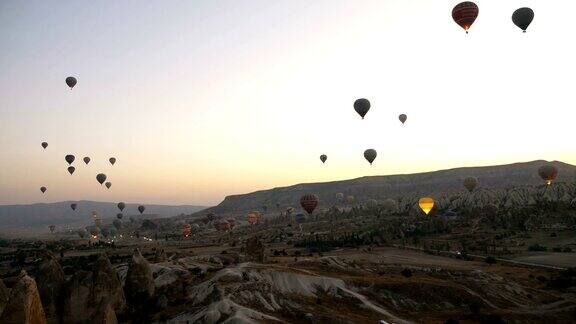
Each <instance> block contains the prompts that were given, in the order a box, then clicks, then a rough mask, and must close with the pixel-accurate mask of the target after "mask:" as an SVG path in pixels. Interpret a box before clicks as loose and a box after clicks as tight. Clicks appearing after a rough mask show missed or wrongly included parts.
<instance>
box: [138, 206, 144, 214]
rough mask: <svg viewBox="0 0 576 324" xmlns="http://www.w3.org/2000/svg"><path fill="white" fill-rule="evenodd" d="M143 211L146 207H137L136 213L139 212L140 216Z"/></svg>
mask: <svg viewBox="0 0 576 324" xmlns="http://www.w3.org/2000/svg"><path fill="white" fill-rule="evenodd" d="M144 210H146V207H144V206H142V205H140V206H138V211H139V212H140V214H142V213H143V212H144Z"/></svg>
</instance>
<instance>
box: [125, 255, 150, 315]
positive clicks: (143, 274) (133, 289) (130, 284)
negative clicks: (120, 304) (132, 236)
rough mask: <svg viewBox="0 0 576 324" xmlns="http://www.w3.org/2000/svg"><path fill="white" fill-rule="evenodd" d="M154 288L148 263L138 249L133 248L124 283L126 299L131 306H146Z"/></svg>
mask: <svg viewBox="0 0 576 324" xmlns="http://www.w3.org/2000/svg"><path fill="white" fill-rule="evenodd" d="M154 290H155V286H154V278H153V276H152V270H151V269H150V264H149V263H148V261H146V259H145V258H144V257H143V256H142V254H141V253H140V250H138V249H135V250H134V255H133V256H132V260H131V262H130V264H129V265H128V272H127V273H126V281H125V283H124V293H125V295H126V299H127V301H128V303H129V304H130V305H131V306H132V307H136V308H139V307H146V305H148V304H149V303H150V301H151V299H152V297H153V296H154Z"/></svg>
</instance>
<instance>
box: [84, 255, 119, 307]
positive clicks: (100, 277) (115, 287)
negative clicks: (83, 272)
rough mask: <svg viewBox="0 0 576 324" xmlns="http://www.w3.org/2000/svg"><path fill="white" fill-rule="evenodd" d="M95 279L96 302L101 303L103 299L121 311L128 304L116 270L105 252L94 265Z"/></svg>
mask: <svg viewBox="0 0 576 324" xmlns="http://www.w3.org/2000/svg"><path fill="white" fill-rule="evenodd" d="M93 280H94V287H93V291H92V298H93V300H94V302H95V303H96V304H99V303H100V302H102V301H107V302H109V304H110V307H112V309H114V311H116V312H117V313H121V312H122V311H123V310H124V307H125V306H126V298H125V297H124V291H123V290H122V284H121V283H120V280H119V279H118V275H117V274H116V270H115V269H114V268H113V267H112V264H111V263H110V260H109V259H108V257H107V256H106V255H105V254H102V255H100V257H99V258H98V260H97V261H96V264H95V265H94V273H93Z"/></svg>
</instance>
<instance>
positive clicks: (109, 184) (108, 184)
mask: <svg viewBox="0 0 576 324" xmlns="http://www.w3.org/2000/svg"><path fill="white" fill-rule="evenodd" d="M105 186H106V188H108V189H110V187H112V182H110V181H108V182H106V184H105Z"/></svg>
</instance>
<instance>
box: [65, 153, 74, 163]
mask: <svg viewBox="0 0 576 324" xmlns="http://www.w3.org/2000/svg"><path fill="white" fill-rule="evenodd" d="M75 159H76V157H74V155H72V154H68V155H66V156H65V157H64V160H66V162H68V164H70V165H72V163H74V160H75Z"/></svg>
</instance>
